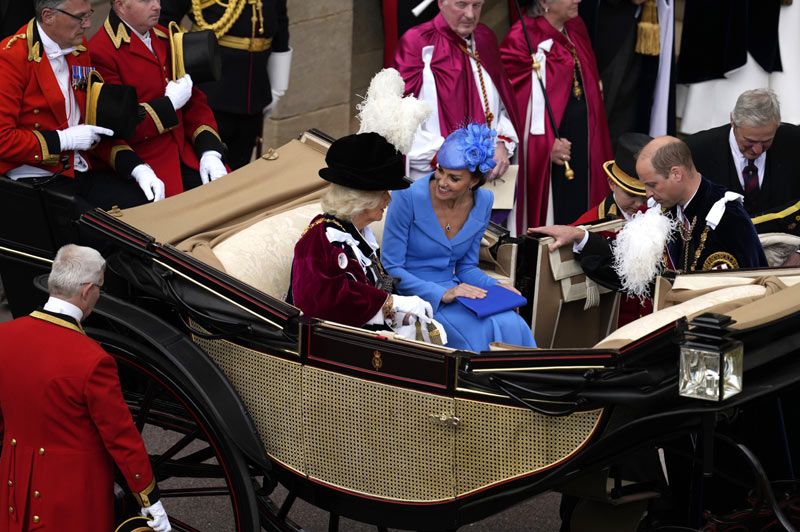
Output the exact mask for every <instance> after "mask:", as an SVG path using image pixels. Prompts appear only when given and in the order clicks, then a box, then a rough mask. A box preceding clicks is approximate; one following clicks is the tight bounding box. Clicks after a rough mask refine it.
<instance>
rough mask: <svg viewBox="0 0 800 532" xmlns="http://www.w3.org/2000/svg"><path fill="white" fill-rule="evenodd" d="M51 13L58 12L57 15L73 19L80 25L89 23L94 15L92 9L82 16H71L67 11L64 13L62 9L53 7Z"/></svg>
mask: <svg viewBox="0 0 800 532" xmlns="http://www.w3.org/2000/svg"><path fill="white" fill-rule="evenodd" d="M53 11H58V12H59V13H63V14H65V15H67V16H68V17H71V18H74V19H75V20H77V21H79V22H81V23H84V22H89V21H90V20H91V19H92V15H94V9H90V10H89V12H88V13H85V14H83V15H73V14H72V13H70V12H69V11H64V10H63V9H59V8H57V7H54V8H53Z"/></svg>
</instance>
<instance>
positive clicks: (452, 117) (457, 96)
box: [394, 13, 522, 138]
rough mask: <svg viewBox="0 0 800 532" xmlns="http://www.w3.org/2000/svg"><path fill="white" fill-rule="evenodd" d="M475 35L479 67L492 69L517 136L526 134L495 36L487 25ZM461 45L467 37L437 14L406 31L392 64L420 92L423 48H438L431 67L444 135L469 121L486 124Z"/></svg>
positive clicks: (409, 90)
mask: <svg viewBox="0 0 800 532" xmlns="http://www.w3.org/2000/svg"><path fill="white" fill-rule="evenodd" d="M472 37H473V38H474V39H475V45H476V48H477V50H478V54H479V55H480V60H481V65H482V66H483V68H484V69H485V70H486V72H488V73H489V77H490V78H491V79H492V82H493V83H494V86H495V88H496V89H497V92H498V94H499V95H500V99H501V100H502V101H503V105H504V106H505V108H506V111H507V112H508V116H509V118H510V119H511V123H512V124H514V129H515V130H516V132H517V136H518V138H522V135H521V133H522V127H521V126H522V124H521V122H520V120H519V116H520V115H519V113H518V112H517V106H516V104H515V99H514V92H513V91H512V89H511V85H510V84H509V82H508V76H507V75H506V73H505V71H504V70H503V65H502V63H501V62H500V51H499V50H498V48H497V37H495V34H494V32H493V31H492V30H491V29H490V28H489V27H488V26H486V25H484V24H478V26H477V27H476V28H475V31H474V32H473V34H472ZM463 44H464V39H462V38H461V37H459V36H458V35H456V34H455V33H454V32H453V31H452V30H451V29H450V27H449V26H448V25H447V22H445V20H444V18H443V17H442V15H441V13H439V14H438V15H436V17H434V18H433V20H430V21H428V22H425V23H423V24H420V25H418V26H414V27H413V28H411V29H410V30H408V31H407V32H406V33H405V34H403V37H402V38H401V39H400V42H399V43H398V46H397V52H396V53H395V56H394V67H395V68H396V69H397V70H398V72H400V75H401V76H402V77H403V80H404V81H405V82H406V94H413V95H414V96H419V91H420V88H421V87H422V70H423V68H424V66H425V65H424V63H423V61H422V48H423V47H425V46H431V45H433V46H434V52H433V59H432V60H431V71H432V72H433V77H434V79H435V80H436V93H437V95H438V97H439V109H438V113H439V126H440V129H441V135H442V136H443V137H447V135H449V134H450V133H452V132H453V131H455V130H456V129H459V128H461V127H464V126H465V125H466V124H467V123H469V122H479V123H485V122H486V114H485V112H484V108H483V101H482V100H481V95H480V93H479V92H478V86H477V85H476V81H475V79H474V77H473V75H472V67H471V66H470V63H469V57H468V56H467V54H465V53H464V52H463V51H462V50H461V46H462V45H463Z"/></svg>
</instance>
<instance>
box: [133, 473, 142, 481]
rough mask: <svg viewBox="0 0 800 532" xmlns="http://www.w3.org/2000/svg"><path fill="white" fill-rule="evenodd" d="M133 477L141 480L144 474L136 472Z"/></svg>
mask: <svg viewBox="0 0 800 532" xmlns="http://www.w3.org/2000/svg"><path fill="white" fill-rule="evenodd" d="M133 478H135V479H136V480H139V479H140V478H142V475H140V474H139V473H136V474H135V475H133Z"/></svg>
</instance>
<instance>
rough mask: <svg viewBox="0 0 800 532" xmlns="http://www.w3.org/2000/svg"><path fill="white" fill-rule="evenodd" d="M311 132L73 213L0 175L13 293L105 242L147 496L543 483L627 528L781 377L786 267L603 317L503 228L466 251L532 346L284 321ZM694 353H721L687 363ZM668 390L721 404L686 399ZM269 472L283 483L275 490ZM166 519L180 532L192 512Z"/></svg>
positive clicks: (362, 499)
mask: <svg viewBox="0 0 800 532" xmlns="http://www.w3.org/2000/svg"><path fill="white" fill-rule="evenodd" d="M327 142H328V140H327V139H326V138H325V137H324V136H322V135H319V134H315V133H307V134H306V135H304V136H303V137H302V138H301V139H300V140H296V141H292V142H290V143H289V144H287V145H286V146H283V147H282V148H280V149H279V150H277V151H276V152H271V153H268V154H267V155H265V156H264V157H262V158H261V159H259V160H258V161H256V162H254V163H252V164H251V165H249V166H247V167H246V168H244V169H242V170H240V171H237V172H234V173H232V174H230V175H229V176H226V177H225V178H224V179H221V180H219V181H216V182H213V183H211V184H209V185H206V186H204V187H201V188H199V189H195V190H192V191H189V192H187V193H184V194H182V195H180V196H176V197H174V198H170V199H167V200H165V201H162V202H158V203H155V204H149V205H145V206H142V207H136V208H133V209H128V210H124V211H120V210H116V209H112V210H111V211H108V212H103V211H99V210H98V211H92V212H88V213H86V214H84V215H83V216H82V217H81V219H80V222H79V223H78V224H77V225H76V224H74V223H73V222H72V221H71V219H72V212H73V211H72V210H71V209H72V208H73V206H72V203H71V198H69V197H65V196H63V195H60V194H58V193H57V192H54V191H53V190H52V189H51V188H49V187H48V186H35V185H29V184H21V183H14V182H11V181H8V180H3V181H2V182H0V185H1V186H2V191H3V192H2V196H0V198H2V199H0V202H2V203H3V208H2V210H1V211H0V218H1V220H0V221H1V222H2V223H0V275H2V278H3V282H4V284H5V288H6V291H7V294H8V297H9V302H10V305H11V308H12V310H13V312H14V313H15V315H19V314H22V313H25V312H28V311H29V310H31V309H32V308H33V307H35V306H36V305H37V304H40V303H41V302H42V301H43V299H44V292H43V291H42V290H41V288H42V286H41V285H42V279H41V277H38V276H40V275H41V274H44V273H46V272H47V271H48V269H49V263H50V259H51V258H52V256H53V255H54V252H55V250H56V249H57V247H58V246H59V245H60V244H61V243H64V242H66V241H77V240H80V241H82V242H84V243H87V244H89V245H93V246H95V247H97V248H98V249H100V250H101V251H102V252H103V254H104V255H105V256H107V259H108V272H107V280H106V293H105V294H104V295H103V297H102V298H101V300H100V302H99V304H98V306H97V308H96V310H95V312H94V313H93V315H92V316H91V317H90V319H89V320H88V322H87V323H86V325H87V327H86V329H87V332H88V333H89V334H90V335H91V336H93V337H94V338H96V339H97V340H98V341H99V342H100V343H101V344H103V345H104V347H105V348H106V349H107V350H108V351H109V352H110V353H111V354H112V355H113V356H114V357H115V358H116V360H117V363H118V366H119V371H120V378H121V381H122V386H123V392H124V395H125V399H126V401H127V402H128V404H129V406H130V408H131V412H132V414H133V417H134V421H135V422H136V424H137V426H138V427H139V428H140V429H141V430H143V434H144V436H145V439H146V441H150V440H151V439H155V436H156V435H158V436H159V438H157V440H158V441H159V442H161V443H159V445H158V446H157V447H154V446H151V445H148V450H149V452H150V453H151V456H152V461H153V468H154V471H155V472H156V475H157V477H158V478H159V482H160V483H161V485H162V494H163V496H164V497H165V498H168V499H169V498H177V497H185V498H192V499H199V498H202V500H203V501H204V504H205V502H206V501H207V504H209V505H217V506H219V508H220V510H219V512H218V513H219V514H221V515H223V514H224V515H225V516H227V519H228V521H227V524H225V525H223V526H222V527H221V528H220V529H224V530H240V531H253V530H259V529H261V528H262V527H263V528H267V529H277V530H295V529H299V528H301V526H299V525H297V524H295V523H293V522H292V521H291V520H290V519H289V518H288V517H287V516H288V513H289V510H290V508H291V506H292V504H293V502H294V501H295V500H296V498H301V499H304V500H306V501H308V502H310V503H311V504H313V505H315V506H318V507H320V508H322V509H324V510H325V511H327V512H329V513H330V515H331V524H332V528H333V526H334V525H335V524H336V523H337V519H338V517H339V516H346V517H349V518H352V519H355V520H359V521H364V522H367V523H373V524H375V525H377V526H378V527H379V528H385V527H392V528H408V529H426V530H445V529H455V528H458V527H459V526H461V525H464V524H466V523H470V522H473V521H476V520H478V519H481V518H483V517H485V516H488V515H491V514H494V513H497V512H499V511H501V510H502V509H504V508H507V507H509V506H511V505H513V504H515V503H517V502H519V501H521V500H524V499H526V498H529V497H531V496H533V495H535V494H538V493H542V492H544V491H547V490H553V489H555V490H560V491H564V492H565V493H569V494H573V495H576V496H579V497H581V498H582V499H584V500H589V501H592V504H594V505H595V506H594V508H595V509H594V510H592V511H595V512H602V515H603V516H604V517H603V519H604V522H605V524H606V526H607V527H610V528H609V529H615V530H624V529H630V528H631V527H633V529H635V527H636V526H637V523H638V522H639V521H640V520H641V519H642V516H643V515H644V513H645V509H646V508H647V505H648V502H649V501H651V500H653V499H655V498H658V497H662V496H665V495H666V494H668V493H672V494H673V495H674V494H675V493H677V492H681V491H682V490H684V489H686V486H697V485H701V484H702V483H703V473H704V472H705V473H711V472H713V471H714V469H713V467H712V465H711V463H710V462H711V458H712V457H713V456H714V443H715V437H714V434H715V427H717V426H719V427H720V428H721V429H722V431H723V432H725V425H726V421H725V420H727V419H728V418H730V417H731V416H732V413H734V412H738V411H740V410H741V411H746V410H747V409H748V408H752V407H751V405H761V404H762V403H763V402H764V401H765V400H766V401H772V400H776V399H775V398H777V397H779V396H780V395H781V394H782V393H786V392H787V391H791V390H792V387H794V386H795V385H796V383H797V381H798V380H800V359H799V358H798V356H797V355H798V352H800V285H799V284H798V281H800V272H798V271H796V270H780V269H775V270H764V271H742V272H735V273H732V272H717V273H708V274H698V275H684V276H678V277H677V278H675V279H673V280H671V281H666V280H661V281H660V282H659V284H658V289H657V293H656V297H655V303H656V309H657V312H655V313H654V314H652V315H649V316H647V317H645V318H643V319H641V320H638V321H636V322H634V323H632V324H630V325H628V326H625V327H623V328H621V329H619V330H616V331H614V330H613V329H614V323H615V322H616V311H617V297H618V296H616V295H615V294H613V293H610V292H605V291H604V290H602V289H600V288H598V287H597V286H596V285H593V283H591V281H588V280H587V279H586V278H585V276H583V274H582V272H581V271H580V268H579V267H577V266H576V265H575V263H574V261H571V260H570V258H571V254H570V253H569V252H567V251H564V252H554V253H549V252H547V250H546V247H545V244H546V242H538V241H536V240H533V239H520V240H513V239H508V238H507V237H502V238H500V239H499V240H498V241H497V242H492V244H493V245H490V246H487V248H486V250H485V251H486V253H485V257H486V259H487V262H488V263H492V265H493V267H494V272H493V274H494V275H498V276H506V277H510V278H512V280H515V281H516V283H517V286H518V287H520V288H522V289H523V291H525V292H526V293H527V294H526V295H527V296H528V297H529V300H530V301H531V307H530V308H528V309H526V310H525V311H523V312H526V311H527V312H528V313H530V316H531V319H532V326H533V327H534V332H535V335H536V338H537V341H538V343H539V345H540V346H541V348H540V349H520V348H515V347H514V346H496V350H492V351H487V352H484V353H474V352H465V351H457V350H453V349H450V348H448V347H446V346H437V345H432V344H429V343H424V342H421V341H415V340H408V339H405V338H401V337H399V336H395V335H394V334H392V333H391V331H381V332H375V331H368V330H365V329H360V328H354V327H348V326H344V325H341V324H338V323H336V322H330V321H320V320H316V319H313V318H310V317H308V316H304V315H303V314H302V313H301V312H300V311H299V310H298V309H297V308H296V307H294V306H292V305H289V304H287V303H285V302H284V296H285V294H286V291H287V290H288V284H289V267H290V264H291V256H292V249H293V245H294V242H295V241H296V240H297V238H299V236H300V234H301V232H302V230H303V229H304V228H305V227H306V225H307V223H308V221H309V220H310V219H311V218H312V216H313V215H314V214H315V213H316V212H317V211H318V204H317V203H315V202H316V199H317V198H318V197H319V195H320V191H321V190H322V188H323V187H324V186H325V183H324V182H323V181H322V180H320V179H318V178H317V177H316V172H317V170H318V169H319V168H320V167H322V166H323V165H324V162H323V160H324V152H325V149H326V147H327ZM376 232H377V233H380V231H379V230H378V231H376ZM489 236H491V235H489ZM495 236H496V235H495ZM32 281H33V282H32ZM34 284H38V286H39V287H38V289H37V288H35V287H34ZM587 298H588V300H589V301H590V304H587V303H586V301H587ZM589 306H592V308H589V309H586V310H585V309H584V307H589ZM709 312H715V313H717V314H716V315H712V317H709V316H708V315H707V313H709ZM714 316H715V317H714ZM723 316H728V317H730V318H732V321H731V322H727V321H726V318H724V317H723ZM695 318H697V319H695ZM690 320H694V321H692V325H689V321H690ZM704 335H705V336H704ZM737 342H741V344H739V343H737ZM730 346H734V349H733V350H731V349H728V348H729V347H730ZM736 349H740V350H739V351H737V350H736ZM703 350H705V351H703ZM698 352H703V353H706V352H707V353H710V354H707V356H709V357H713V356H715V355H716V356H718V357H719V358H718V361H719V363H720V364H721V365H720V366H719V367H717V368H716V370H715V368H714V367H713V366H712V365H711V364H708V365H707V366H703V367H702V368H700V369H698V367H696V366H697V360H698V356H697V353H698ZM742 352H743V363H742V364H741V365H740V367H737V363H736V360H738V359H737V358H736V356H737V353H742ZM692 353H694V355H695V358H694V359H693V360H694V366H691V364H689V365H686V366H685V367H683V368H681V369H680V370H679V360H680V358H681V357H682V356H684V357H689V356H691V355H692ZM703 356H706V355H703ZM726 357H730V358H726ZM687 360H688V359H687ZM687 364H688V363H687ZM737 370H738V371H737ZM737 376H738V378H739V380H738V381H735V382H734V380H732V379H734V378H736V377H737ZM725 383H726V384H725ZM731 383H732V384H731ZM737 383H738V385H740V390H741V391H739V393H736V394H735V395H732V396H731V397H728V395H729V394H730V393H731V390H729V389H728V388H726V386H733V387H734V388H735V387H736V385H737ZM679 385H680V386H682V387H683V388H691V389H692V390H693V391H694V392H695V395H703V394H705V395H706V398H707V399H717V400H706V401H700V400H696V399H691V398H686V397H683V396H681V395H679ZM692 390H690V391H692ZM717 392H719V394H720V396H719V397H718V396H717ZM723 397H725V398H724V400H720V399H722V398H723ZM790 432H791V431H790ZM791 436H792V434H788V435H786V438H787V441H788V438H790V437H791ZM726 438H727V436H726ZM164 441H166V442H167V443H164ZM676 441H677V442H684V441H689V442H692V443H693V445H692V446H691V453H690V454H691V456H689V457H688V458H687V457H685V456H683V457H682V458H681V459H680V460H679V459H678V458H674V457H673V456H672V455H671V454H670V453H669V452H667V453H663V452H661V453H656V451H655V449H657V448H658V449H669V448H670V445H671V444H672V443H673V442H676ZM654 453H655V454H654ZM641 455H652V456H655V457H656V464H658V465H660V466H663V467H656V472H655V473H653V474H650V473H649V472H643V471H638V472H634V473H630V471H631V470H632V469H642V470H644V469H647V468H638V467H631V466H636V465H637V464H638V463H639V462H640V458H638V457H637V458H635V459H634V458H632V457H633V456H641ZM652 456H650V458H652ZM681 460H682V461H681ZM670 461H673V463H669V464H667V462H670ZM675 463H689V464H692V463H695V464H698V463H699V464H702V467H697V468H695V469H694V470H693V471H690V472H687V474H686V475H684V477H685V478H684V479H681V481H680V482H684V481H685V483H686V484H685V485H683V484H680V483H679V481H678V479H677V478H675V477H673V478H672V479H669V478H665V475H664V471H666V469H665V467H666V465H669V466H672V467H674V464H675ZM752 463H753V464H755V462H752ZM754 467H755V466H754ZM667 476H668V475H667ZM756 478H758V479H760V480H762V481H763V479H764V475H763V474H759V475H757V476H756ZM277 483H280V484H282V485H283V486H284V487H285V488H286V490H288V496H286V497H285V498H283V500H280V501H278V500H275V499H274V497H273V494H274V491H273V490H274V488H275V486H276V484H277ZM767 491H768V490H767ZM767 491H765V493H767ZM764 500H765V501H767V504H772V506H774V507H775V508H774V512H775V515H778V516H779V517H781V518H784V516H783V513H782V512H781V510H780V509H779V508H778V506H779V504H778V503H777V502H775V501H774V499H773V500H772V501H771V502H770V498H769V497H768V493H767V495H765V497H764ZM698 501H699V502H698ZM698 504H702V498H700V499H698V498H697V497H687V498H686V504H685V505H683V506H678V508H680V509H681V511H682V512H683V513H684V514H685V516H684V517H685V518H684V517H682V518H681V519H679V520H680V521H683V522H686V523H689V524H696V523H697V519H696V518H695V517H693V515H694V514H692V512H694V511H695V510H697V508H696V506H697V505H698ZM598 508H602V510H598ZM576 515H577V516H578V518H580V512H577V513H576ZM596 515H600V514H596ZM171 518H172V519H173V524H174V525H175V529H176V530H200V529H202V528H203V525H202V524H200V523H198V522H193V521H192V516H191V515H189V516H186V515H177V514H176V515H171ZM577 529H580V528H577Z"/></svg>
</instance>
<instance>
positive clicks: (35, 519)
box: [33, 515, 40, 523]
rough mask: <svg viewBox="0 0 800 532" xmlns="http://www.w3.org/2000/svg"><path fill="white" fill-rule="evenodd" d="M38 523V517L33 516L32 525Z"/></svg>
mask: <svg viewBox="0 0 800 532" xmlns="http://www.w3.org/2000/svg"><path fill="white" fill-rule="evenodd" d="M39 521H40V519H39V516H38V515H34V516H33V522H34V523H38V522H39Z"/></svg>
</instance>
